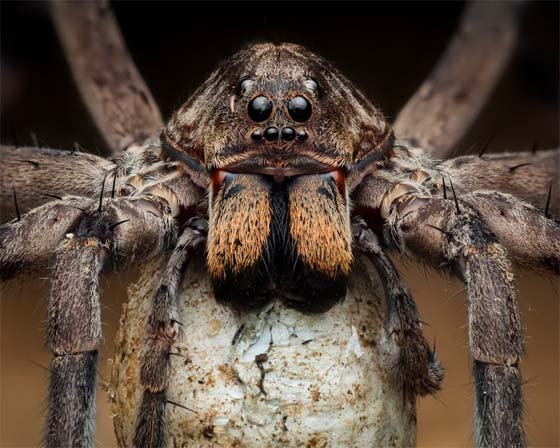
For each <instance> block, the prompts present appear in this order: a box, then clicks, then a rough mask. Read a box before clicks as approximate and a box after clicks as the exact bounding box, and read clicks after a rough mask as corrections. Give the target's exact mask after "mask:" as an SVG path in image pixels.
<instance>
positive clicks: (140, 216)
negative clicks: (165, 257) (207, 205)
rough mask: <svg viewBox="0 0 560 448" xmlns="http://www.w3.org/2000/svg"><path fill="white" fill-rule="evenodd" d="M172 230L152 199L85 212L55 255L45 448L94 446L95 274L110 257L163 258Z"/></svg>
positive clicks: (97, 328)
mask: <svg viewBox="0 0 560 448" xmlns="http://www.w3.org/2000/svg"><path fill="white" fill-rule="evenodd" d="M174 234H175V224H174V222H173V220H172V219H171V218H170V216H169V213H168V211H167V209H166V207H165V204H164V203H163V201H161V200H160V199H157V198H154V197H152V198H139V199H137V200H133V199H131V198H120V199H116V200H114V201H111V202H109V203H108V204H106V205H105V207H104V208H103V209H101V210H100V209H96V208H94V209H93V210H91V209H90V210H85V211H84V212H83V213H82V214H81V215H80V217H79V219H78V220H76V222H75V224H74V225H73V226H72V227H71V228H70V229H69V233H67V234H66V236H65V238H63V240H62V241H61V243H60V244H59V245H58V247H57V248H56V251H55V262H54V268H53V274H52V280H51V291H50V298H49V303H48V326H47V346H48V348H49V349H50V350H51V351H52V353H53V360H52V363H51V372H52V373H51V383H50V388H49V408H48V413H47V422H46V431H45V439H46V445H47V446H48V447H60V446H92V445H93V431H94V426H95V424H94V421H95V420H94V414H95V405H94V404H95V401H94V400H95V369H96V365H97V347H98V345H99V342H100V340H101V325H100V311H99V273H100V272H101V270H102V268H103V265H104V262H105V261H106V260H107V259H108V258H109V256H112V257H114V258H115V259H116V261H124V260H126V261H127V262H128V263H134V261H143V260H146V259H148V258H150V257H152V256H154V255H156V254H158V253H161V252H162V251H163V250H164V249H165V248H166V247H167V246H168V244H169V242H170V241H172V240H173V239H174Z"/></svg>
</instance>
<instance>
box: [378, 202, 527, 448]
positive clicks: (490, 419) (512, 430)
mask: <svg viewBox="0 0 560 448" xmlns="http://www.w3.org/2000/svg"><path fill="white" fill-rule="evenodd" d="M399 200H402V201H407V202H406V204H407V205H406V206H404V207H398V206H396V207H393V208H392V212H391V217H390V223H391V226H392V227H393V229H392V232H388V233H391V234H392V235H398V238H399V239H400V240H401V241H400V242H401V243H402V245H403V246H404V247H405V248H406V250H407V251H409V252H410V253H411V254H413V255H416V256H419V257H420V258H422V259H423V261H426V262H429V263H433V262H434V261H436V263H437V260H441V259H443V260H445V261H446V262H447V263H448V264H449V267H450V268H451V269H452V271H453V272H454V273H456V274H458V275H459V276H460V277H462V278H463V280H464V281H465V283H466V285H467V291H468V293H467V295H468V312H469V335H470V350H471V354H472V357H473V369H474V376H475V379H476V384H475V387H476V415H475V419H476V444H477V446H480V447H502V446H503V447H505V446H507V447H522V446H525V445H526V440H525V433H524V431H523V419H522V416H523V402H522V397H521V384H522V378H521V372H520V370H519V360H520V359H521V356H522V355H523V332H522V328H521V321H520V316H519V311H518V305H517V299H516V294H515V287H514V282H513V270H512V266H511V263H510V260H509V257H508V253H507V250H506V248H505V247H504V246H503V245H502V244H501V243H500V242H499V241H498V239H497V237H496V235H495V234H494V233H493V232H492V231H491V230H489V228H488V226H487V225H486V223H485V222H484V220H483V218H482V217H481V215H480V214H479V213H478V212H477V211H476V210H475V209H474V208H472V207H471V206H470V205H468V204H467V203H466V202H464V201H460V200H458V201H456V202H454V201H453V200H445V199H438V198H431V199H425V198H424V199H423V198H414V197H409V198H408V199H407V198H405V197H403V198H401V199H399ZM403 204H404V202H403ZM432 255H434V256H432Z"/></svg>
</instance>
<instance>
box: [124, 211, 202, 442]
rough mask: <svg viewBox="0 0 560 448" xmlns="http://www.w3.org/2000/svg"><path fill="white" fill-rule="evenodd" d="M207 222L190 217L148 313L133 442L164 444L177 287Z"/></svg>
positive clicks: (176, 329)
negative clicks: (140, 397)
mask: <svg viewBox="0 0 560 448" xmlns="http://www.w3.org/2000/svg"><path fill="white" fill-rule="evenodd" d="M207 231H208V224H207V222H206V221H205V220H203V219H200V218H191V219H190V220H189V221H188V222H187V228H186V229H185V231H184V232H183V234H182V235H181V237H180V238H179V241H178V243H177V245H176V246H175V248H174V250H173V252H172V253H171V255H170V257H169V259H168V261H167V263H166V266H165V269H164V272H163V276H162V278H161V281H160V283H159V286H158V288H157V290H156V291H155V294H154V296H153V299H152V306H151V312H150V315H149V317H148V323H147V329H146V331H147V334H146V343H145V347H144V351H143V353H142V356H141V359H140V384H141V385H142V387H143V388H144V394H143V396H142V402H141V404H140V410H139V413H138V417H137V420H136V430H135V434H134V446H136V447H162V446H165V435H166V434H165V407H166V403H167V386H168V379H169V362H170V360H169V358H170V354H171V347H172V345H173V343H174V342H175V341H176V339H177V338H178V336H179V334H180V331H181V327H180V326H181V323H180V320H179V319H180V318H179V309H178V303H177V300H178V293H179V287H180V285H181V282H182V280H183V275H184V272H185V269H186V267H187V263H188V261H189V259H190V257H191V255H192V253H193V251H195V250H197V249H198V248H199V247H200V246H201V244H202V243H203V242H204V241H205V240H206V234H207Z"/></svg>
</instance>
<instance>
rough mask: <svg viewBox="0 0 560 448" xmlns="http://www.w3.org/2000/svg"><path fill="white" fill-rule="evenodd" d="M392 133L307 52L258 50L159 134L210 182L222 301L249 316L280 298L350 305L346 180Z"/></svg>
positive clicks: (282, 47)
mask: <svg viewBox="0 0 560 448" xmlns="http://www.w3.org/2000/svg"><path fill="white" fill-rule="evenodd" d="M391 135H392V134H391V129H390V127H389V125H388V124H387V123H386V121H385V120H384V118H383V116H382V114H381V113H380V112H379V111H378V110H377V109H376V108H374V107H373V106H372V105H371V103H370V102H369V101H368V100H367V99H366V98H365V97H364V96H363V95H362V94H361V93H359V92H358V91H357V90H356V89H355V88H354V87H353V86H352V84H350V82H349V81H348V80H347V79H346V78H344V77H343V76H342V75H341V74H340V73H338V71H337V70H336V69H334V68H333V67H332V66H331V65H330V64H329V63H328V62H326V61H325V60H324V59H322V58H320V57H319V56H316V55H315V54H313V53H312V52H310V51H309V50H307V49H305V48H303V47H301V46H298V45H293V44H278V45H275V44H260V45H252V46H249V47H248V48H247V49H245V50H242V51H241V52H239V53H237V54H236V55H234V56H233V57H232V58H231V59H230V60H228V61H226V62H224V63H223V64H222V65H221V66H220V68H218V69H217V70H216V71H215V72H214V73H213V74H212V75H211V76H210V77H209V79H208V81H207V82H206V83H205V84H204V85H203V86H202V87H201V88H200V89H198V91H197V92H196V93H195V94H194V95H193V97H192V98H191V99H190V100H189V101H188V102H187V103H186V104H185V105H184V106H183V107H181V108H180V109H179V110H178V111H177V112H176V113H175V114H174V116H173V118H172V119H171V121H170V123H169V124H168V125H167V126H166V128H165V131H164V133H163V139H164V140H165V143H167V144H169V145H170V146H172V148H173V149H174V150H175V151H177V152H178V153H180V154H182V155H184V157H188V158H191V159H194V160H192V164H193V166H197V165H198V166H199V170H200V171H202V172H205V173H209V174H210V175H211V176H212V179H213V181H212V183H211V184H210V194H209V200H210V207H209V211H210V233H209V238H208V265H209V269H210V273H211V275H212V277H213V278H214V282H215V285H216V288H215V292H216V296H217V298H218V299H220V300H226V301H231V302H232V303H234V304H235V305H236V306H237V307H240V308H251V307H254V306H255V305H258V304H261V305H262V304H263V303H264V302H266V301H267V300H269V299H270V298H271V297H277V296H278V294H279V293H280V295H281V296H284V297H285V298H286V300H287V301H288V302H289V303H290V304H292V305H293V306H294V307H297V308H299V309H303V310H309V311H313V310H314V311H324V310H326V309H328V308H329V307H331V306H332V305H333V304H334V303H336V301H337V300H340V299H342V298H343V297H344V293H345V283H346V279H347V277H348V275H349V273H350V270H351V266H352V248H351V233H350V219H349V215H350V204H349V193H351V191H349V184H348V182H347V177H349V175H351V176H355V175H356V174H357V173H356V172H357V170H358V169H357V168H356V167H360V166H367V164H368V163H372V162H373V161H374V160H380V159H382V158H383V157H384V156H385V153H386V152H387V150H388V148H390V143H391ZM233 285H235V287H233Z"/></svg>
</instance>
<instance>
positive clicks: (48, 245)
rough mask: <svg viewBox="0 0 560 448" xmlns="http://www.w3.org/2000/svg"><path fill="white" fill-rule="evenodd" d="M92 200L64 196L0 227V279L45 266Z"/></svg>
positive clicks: (93, 202) (91, 203) (90, 205)
mask: <svg viewBox="0 0 560 448" xmlns="http://www.w3.org/2000/svg"><path fill="white" fill-rule="evenodd" d="M95 202H96V201H95V200H94V199H89V198H82V197H76V196H67V197H65V198H63V199H62V200H59V201H51V202H49V203H47V204H44V205H42V206H40V207H36V208H34V209H31V210H30V211H28V212H27V213H25V214H24V215H22V216H21V218H20V219H19V220H15V219H14V220H12V221H10V222H8V223H6V224H4V225H2V226H0V280H8V279H10V278H12V277H14V276H16V275H18V274H23V273H28V272H30V271H33V270H36V269H40V268H46V267H47V266H48V264H49V259H50V257H51V255H52V254H53V253H54V251H55V249H56V245H57V244H58V243H59V242H60V241H61V240H62V238H63V237H64V235H65V233H66V232H67V231H68V229H69V228H70V227H72V225H73V224H74V223H75V222H76V220H77V219H78V218H79V216H80V215H81V214H82V213H83V212H84V211H85V210H87V209H91V208H93V207H94V206H95Z"/></svg>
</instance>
